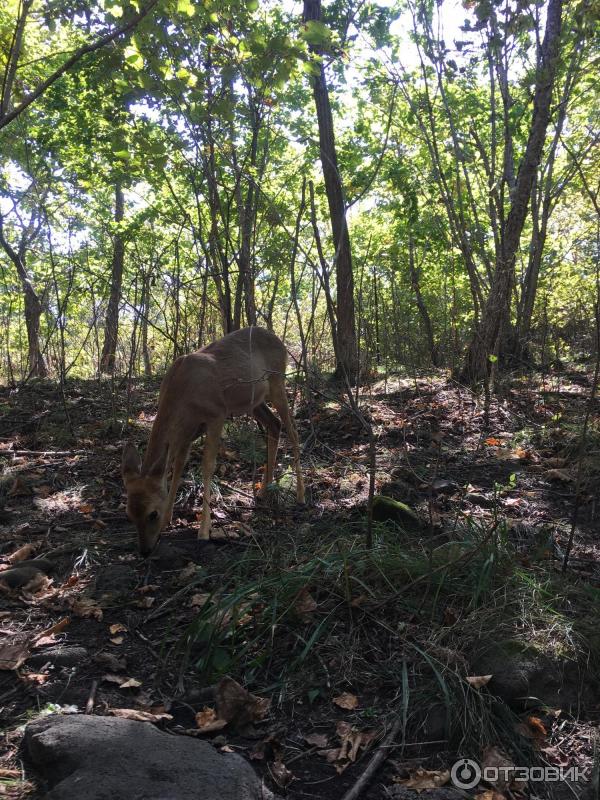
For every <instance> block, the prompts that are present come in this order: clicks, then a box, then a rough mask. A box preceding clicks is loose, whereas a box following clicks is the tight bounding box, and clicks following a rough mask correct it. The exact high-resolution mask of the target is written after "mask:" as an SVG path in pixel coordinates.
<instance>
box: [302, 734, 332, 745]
mask: <svg viewBox="0 0 600 800" xmlns="http://www.w3.org/2000/svg"><path fill="white" fill-rule="evenodd" d="M304 741H305V742H306V743H307V744H310V745H312V746H313V747H320V748H325V747H327V745H328V744H329V739H328V737H327V736H326V735H325V734H324V733H309V734H308V736H305V737H304Z"/></svg>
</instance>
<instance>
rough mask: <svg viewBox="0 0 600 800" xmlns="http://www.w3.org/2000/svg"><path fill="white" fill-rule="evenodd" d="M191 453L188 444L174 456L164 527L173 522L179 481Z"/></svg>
mask: <svg viewBox="0 0 600 800" xmlns="http://www.w3.org/2000/svg"><path fill="white" fill-rule="evenodd" d="M189 454H190V447H189V445H188V446H187V447H183V448H182V449H181V450H178V451H177V452H176V453H175V457H174V458H173V472H172V475H171V488H170V489H169V496H168V497H167V505H166V507H165V511H164V514H163V518H162V527H163V528H168V527H169V525H170V524H171V520H172V517H173V506H174V505H175V499H176V498H177V489H178V488H179V481H180V480H181V474H182V472H183V470H184V468H185V465H186V462H187V460H188V456H189Z"/></svg>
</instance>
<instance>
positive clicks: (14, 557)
mask: <svg viewBox="0 0 600 800" xmlns="http://www.w3.org/2000/svg"><path fill="white" fill-rule="evenodd" d="M34 553H35V545H33V544H24V545H23V546H22V547H19V549H18V550H15V552H14V553H11V555H9V557H8V563H9V564H17V563H18V562H19V561H25V560H26V559H28V558H31V556H32V555H33V554H34Z"/></svg>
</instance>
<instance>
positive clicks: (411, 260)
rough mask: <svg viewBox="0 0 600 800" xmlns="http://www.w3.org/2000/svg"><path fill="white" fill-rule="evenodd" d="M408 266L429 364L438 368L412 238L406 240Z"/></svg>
mask: <svg viewBox="0 0 600 800" xmlns="http://www.w3.org/2000/svg"><path fill="white" fill-rule="evenodd" d="M408 266H409V270H410V282H411V285H412V289H413V292H414V293H415V300H416V301H417V308H418V309H419V314H420V315H421V321H422V323H423V327H424V328H425V336H426V337H427V344H428V346H429V354H430V356H431V363H432V364H433V366H434V367H439V355H438V348H437V345H436V343H435V338H434V336H433V325H432V324H431V317H430V316H429V311H428V310H427V306H426V305H425V301H424V300H423V295H422V294H421V285H420V282H419V268H418V267H417V265H416V264H415V245H414V242H413V239H412V236H411V237H410V239H409V240H408Z"/></svg>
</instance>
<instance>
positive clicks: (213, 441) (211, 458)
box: [198, 419, 225, 539]
mask: <svg viewBox="0 0 600 800" xmlns="http://www.w3.org/2000/svg"><path fill="white" fill-rule="evenodd" d="M224 421H225V420H224V419H218V420H212V421H210V422H207V424H206V439H205V441H204V454H203V456H202V484H203V487H204V499H203V501H202V524H201V526H200V531H199V532H198V538H199V539H209V538H210V490H211V484H212V478H213V474H214V471H215V462H216V460H217V453H218V452H219V444H220V442H221V431H222V430H223V423H224Z"/></svg>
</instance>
